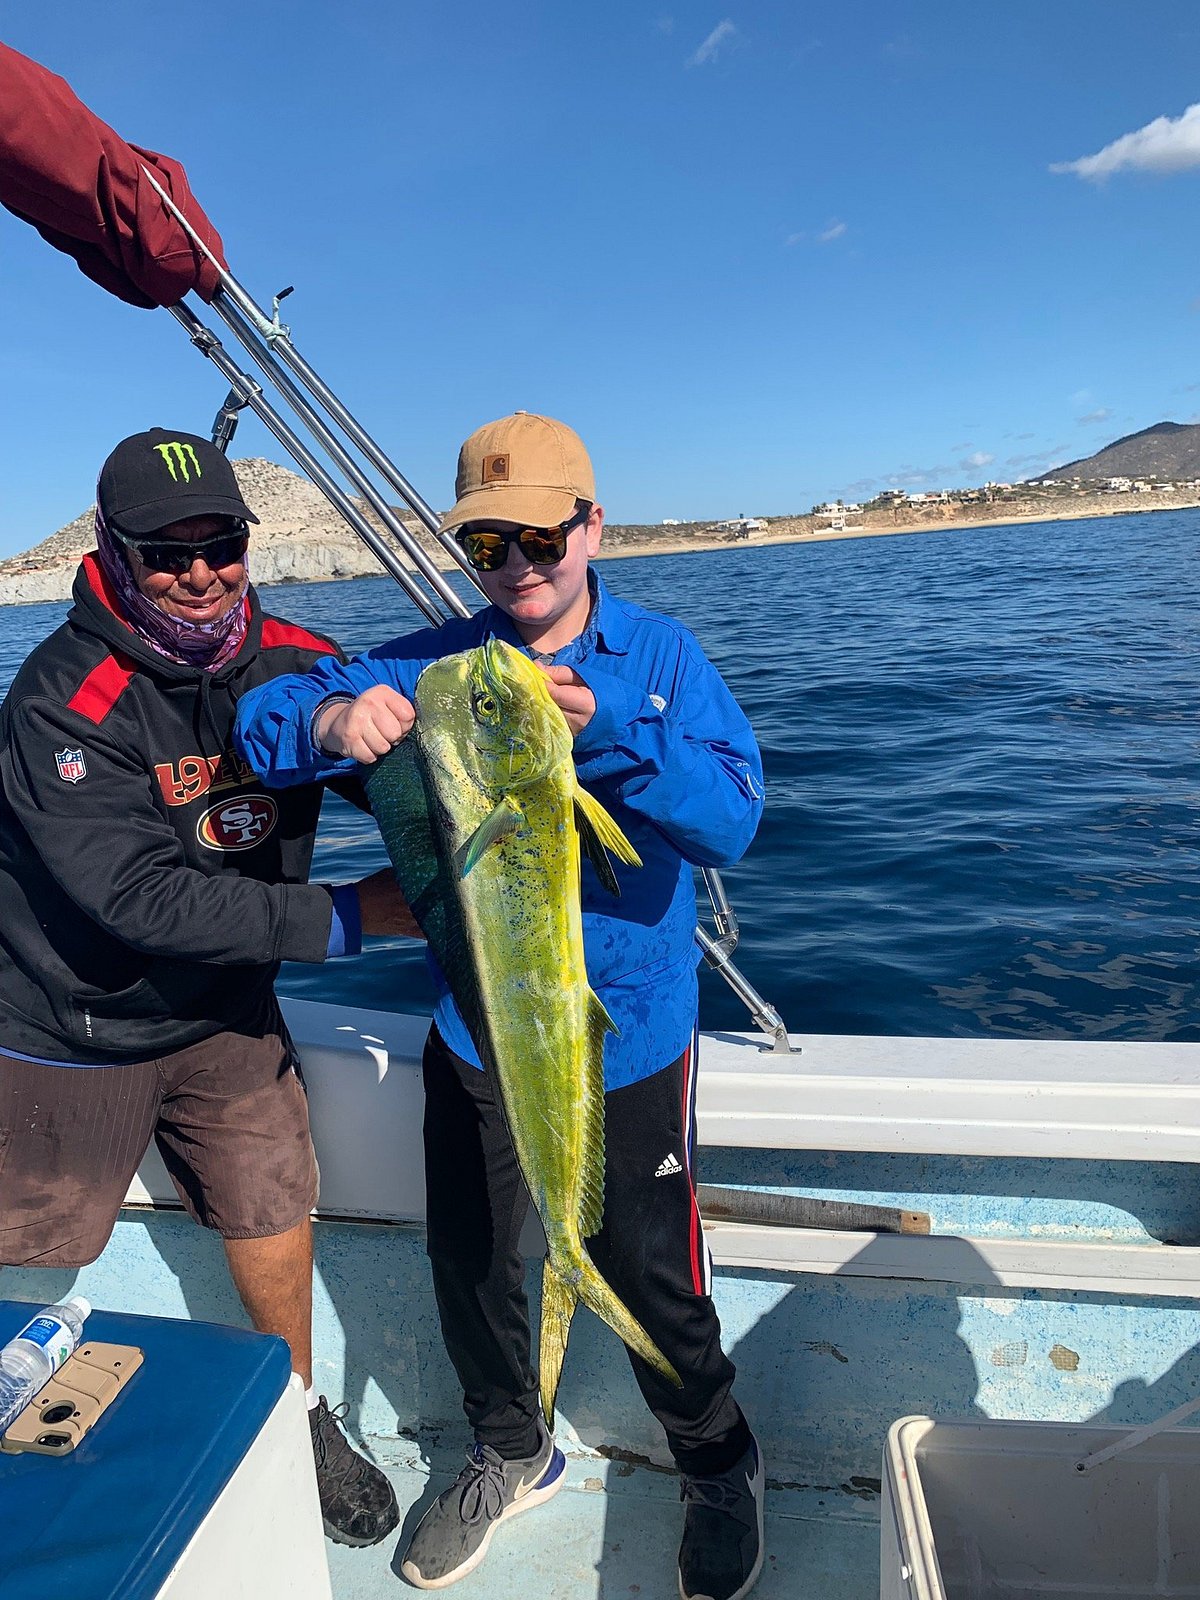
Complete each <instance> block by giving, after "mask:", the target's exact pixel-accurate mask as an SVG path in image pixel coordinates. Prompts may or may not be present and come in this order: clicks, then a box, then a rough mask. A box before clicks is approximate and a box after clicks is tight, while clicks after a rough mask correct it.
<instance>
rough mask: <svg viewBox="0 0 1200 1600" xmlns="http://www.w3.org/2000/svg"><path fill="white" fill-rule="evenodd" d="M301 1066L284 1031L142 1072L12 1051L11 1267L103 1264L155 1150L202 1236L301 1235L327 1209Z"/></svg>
mask: <svg viewBox="0 0 1200 1600" xmlns="http://www.w3.org/2000/svg"><path fill="white" fill-rule="evenodd" d="M294 1060H295V1053H294V1050H293V1047H292V1043H291V1040H290V1039H289V1038H288V1036H287V1032H286V1029H285V1028H284V1026H283V1022H282V1019H279V1020H278V1022H277V1024H275V1025H273V1029H269V1030H268V1031H266V1032H264V1033H263V1034H262V1035H260V1036H251V1035H247V1034H242V1033H218V1034H214V1035H213V1036H212V1037H211V1038H208V1039H204V1040H202V1041H201V1042H200V1043H199V1044H193V1045H189V1046H188V1047H187V1048H186V1049H184V1050H177V1051H176V1052H175V1053H174V1054H173V1055H169V1056H163V1057H162V1058H161V1059H160V1060H156V1061H139V1062H135V1063H133V1065H131V1066H121V1067H70V1066H44V1065H41V1064H39V1063H37V1062H33V1061H22V1060H21V1059H19V1058H18V1057H15V1056H10V1055H6V1054H5V1053H4V1052H3V1051H0V1265H4V1266H37V1267H82V1266H86V1265H87V1263H88V1262H89V1261H94V1260H95V1259H96V1257H97V1256H98V1255H99V1254H100V1252H101V1251H102V1250H103V1249H104V1246H105V1245H106V1244H107V1243H108V1240H109V1236H110V1235H111V1233H112V1230H113V1226H114V1224H115V1223H116V1220H117V1213H118V1212H119V1210H120V1207H121V1202H122V1201H123V1199H124V1198H125V1193H126V1191H127V1189H128V1188H129V1184H130V1182H131V1180H132V1178H133V1176H134V1174H135V1173H136V1171H137V1169H138V1165H139V1163H140V1162H141V1159H142V1157H143V1155H144V1154H145V1153H146V1150H147V1148H148V1146H149V1144H150V1140H151V1139H152V1138H153V1140H154V1142H155V1144H156V1145H157V1146H158V1149H159V1153H160V1154H161V1156H162V1158H163V1161H164V1162H165V1163H166V1168H167V1172H168V1173H169V1174H170V1177H171V1181H172V1183H173V1184H174V1185H175V1188H176V1190H177V1192H178V1194H179V1198H180V1200H182V1202H183V1204H184V1206H185V1207H186V1209H187V1210H188V1211H190V1212H191V1214H192V1216H193V1217H195V1219H196V1221H197V1222H199V1223H200V1224H201V1226H202V1227H205V1228H212V1229H213V1230H214V1231H215V1232H216V1233H219V1234H220V1235H221V1236H222V1238H225V1239H261V1238H266V1237H268V1236H270V1235H273V1234H279V1233H286V1232H287V1230H288V1229H289V1228H294V1227H295V1226H296V1225H297V1224H298V1223H299V1222H300V1221H302V1220H303V1218H304V1217H306V1216H307V1215H308V1213H309V1212H310V1211H311V1210H312V1208H313V1206H314V1205H315V1204H316V1200H317V1163H316V1157H315V1155H314V1153H313V1147H312V1139H311V1138H310V1136H309V1131H308V1098H307V1096H306V1095H305V1092H304V1087H303V1084H302V1083H301V1081H300V1078H299V1076H298V1075H297V1073H296V1071H295V1069H294V1067H293V1062H294Z"/></svg>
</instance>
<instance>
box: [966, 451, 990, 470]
mask: <svg viewBox="0 0 1200 1600" xmlns="http://www.w3.org/2000/svg"><path fill="white" fill-rule="evenodd" d="M995 459H996V458H995V456H994V455H991V454H989V452H988V451H986V450H976V451H975V453H974V455H969V456H968V457H967V459H966V460H965V461H960V462H959V463H958V464H959V466H960V467H961V468H962V469H963V471H964V472H978V471H979V469H980V468H981V467H990V466H991V464H992V462H993V461H995Z"/></svg>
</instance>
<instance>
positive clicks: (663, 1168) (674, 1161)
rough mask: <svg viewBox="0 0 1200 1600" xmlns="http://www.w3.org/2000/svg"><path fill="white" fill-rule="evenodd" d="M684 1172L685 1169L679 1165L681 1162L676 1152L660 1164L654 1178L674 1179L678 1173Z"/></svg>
mask: <svg viewBox="0 0 1200 1600" xmlns="http://www.w3.org/2000/svg"><path fill="white" fill-rule="evenodd" d="M682 1171H683V1168H682V1167H681V1166H680V1165H679V1161H678V1158H677V1157H676V1155H675V1152H674V1151H672V1152H671V1154H670V1155H669V1156H667V1157H665V1158H664V1159H663V1160H662V1161H660V1162H659V1163H658V1166H657V1167H655V1169H654V1176H655V1177H656V1178H673V1177H674V1176H675V1174H676V1173H677V1172H682Z"/></svg>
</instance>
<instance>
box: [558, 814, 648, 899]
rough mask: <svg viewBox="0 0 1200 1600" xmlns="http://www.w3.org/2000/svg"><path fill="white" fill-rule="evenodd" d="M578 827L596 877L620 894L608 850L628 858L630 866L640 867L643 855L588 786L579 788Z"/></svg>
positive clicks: (610, 892)
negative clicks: (589, 791) (587, 788)
mask: <svg viewBox="0 0 1200 1600" xmlns="http://www.w3.org/2000/svg"><path fill="white" fill-rule="evenodd" d="M575 827H576V829H577V830H578V832H579V843H580V846H581V848H582V850H583V853H584V855H585V856H587V858H588V860H589V861H590V862H591V863H592V866H593V867H595V869H596V876H597V877H598V878H599V879H600V882H601V883H602V884H603V885H604V887H605V888H606V889H607V890H608V892H609V894H616V895H619V894H620V892H621V889H620V885H619V884H618V883H617V875H616V873H615V872H614V871H613V869H612V862H611V861H610V860H609V859H608V852H609V851H610V850H611V851H612V853H613V855H615V856H616V858H617V860H618V861H624V862H625V864H626V865H627V866H630V867H640V866H641V864H642V858H641V856H639V855H638V853H637V851H636V850H635V849H634V848H633V846H632V845H631V844H630V842H629V840H628V839H627V838H626V837H625V835H624V834H623V833H622V832H621V830H620V828H619V827H618V826H617V824H616V823H615V822H614V821H613V819H612V818H611V817H610V816H609V814H608V812H607V811H606V810H605V809H604V807H603V806H602V805H601V804H600V802H599V800H597V799H596V797H595V795H591V794H589V793H588V792H587V790H586V789H576V791H575Z"/></svg>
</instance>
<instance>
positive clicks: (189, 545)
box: [109, 519, 250, 578]
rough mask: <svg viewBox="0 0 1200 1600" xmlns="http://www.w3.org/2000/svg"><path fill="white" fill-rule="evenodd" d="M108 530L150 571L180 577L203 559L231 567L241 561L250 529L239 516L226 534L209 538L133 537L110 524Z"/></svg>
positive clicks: (214, 565) (206, 561) (219, 565)
mask: <svg viewBox="0 0 1200 1600" xmlns="http://www.w3.org/2000/svg"><path fill="white" fill-rule="evenodd" d="M109 532H110V533H112V534H113V535H114V537H116V538H117V539H119V540H120V541H121V543H122V544H123V545H124V546H125V547H126V549H128V550H132V551H133V553H134V555H135V556H137V558H138V560H139V561H140V562H141V563H142V565H143V566H144V567H146V568H147V569H148V570H149V571H150V572H170V573H172V574H173V575H174V576H175V577H176V578H181V577H182V576H183V574H184V573H185V572H189V571H190V570H191V567H192V563H193V562H195V561H203V562H204V563H205V564H206V565H207V566H209V567H212V568H214V569H215V568H217V567H231V566H233V564H234V562H236V561H240V560H241V559H242V557H243V556H244V555H245V554H246V546H247V544H248V543H249V540H250V530H249V528H248V527H247V526H246V524H245V523H244V522H242V521H241V520H240V519H239V520H237V521H235V522H234V524H233V526H232V528H231V529H230V530H229V532H228V533H217V534H214V535H213V537H212V538H211V539H197V540H195V541H189V540H187V539H154V538H150V539H136V538H134V536H133V535H132V534H129V533H122V532H121V530H120V528H114V527H113V526H112V524H111V523H110V524H109Z"/></svg>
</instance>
